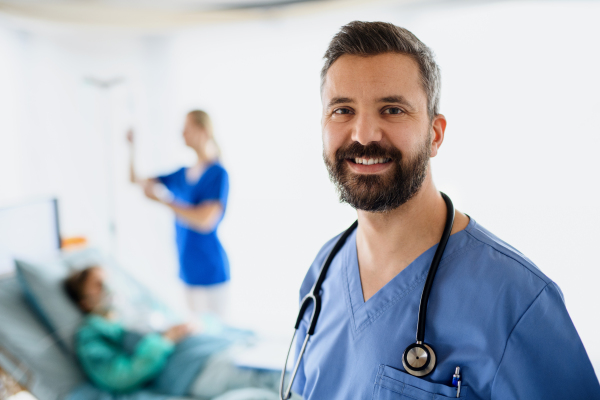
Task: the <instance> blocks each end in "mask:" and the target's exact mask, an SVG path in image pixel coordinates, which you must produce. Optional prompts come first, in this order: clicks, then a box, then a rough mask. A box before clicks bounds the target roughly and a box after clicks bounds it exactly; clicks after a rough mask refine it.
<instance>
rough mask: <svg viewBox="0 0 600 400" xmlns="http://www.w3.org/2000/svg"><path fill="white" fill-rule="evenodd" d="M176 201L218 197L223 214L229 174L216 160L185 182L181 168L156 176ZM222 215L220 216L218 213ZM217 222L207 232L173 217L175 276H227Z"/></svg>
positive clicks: (207, 280) (196, 281) (195, 279)
mask: <svg viewBox="0 0 600 400" xmlns="http://www.w3.org/2000/svg"><path fill="white" fill-rule="evenodd" d="M158 180H159V181H160V182H162V183H163V184H164V185H165V186H166V187H167V188H168V189H169V190H170V191H171V192H172V193H173V195H174V197H175V201H176V202H177V203H179V204H183V205H188V206H195V205H198V204H201V203H202V202H205V201H213V200H217V201H220V202H221V204H222V205H223V214H225V209H226V207H227V195H228V194H229V177H228V175H227V171H225V168H223V166H222V165H221V164H219V163H214V164H212V165H210V166H208V167H207V169H206V170H205V171H204V173H203V174H202V176H201V177H200V179H199V180H198V181H197V182H195V183H189V182H188V181H187V179H186V177H185V168H181V169H179V170H178V171H175V172H174V173H172V174H170V175H165V176H160V177H158ZM221 219H222V217H221ZM220 222H221V220H219V222H218V223H217V225H216V226H215V228H214V229H213V230H212V231H211V232H199V231H197V230H195V229H194V228H193V227H191V226H189V225H187V224H186V222H185V221H184V220H182V219H180V218H177V219H176V221H175V234H176V241H177V250H178V252H179V266H180V269H179V276H180V278H181V279H182V280H183V281H184V282H185V283H187V284H188V285H194V286H195V285H213V284H216V283H223V282H226V281H228V280H229V259H228V258H227V254H226V253H225V250H224V249H223V246H222V245H221V242H220V241H219V238H218V237H217V228H218V226H219V223H220Z"/></svg>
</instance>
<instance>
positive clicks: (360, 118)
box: [352, 113, 383, 146]
mask: <svg viewBox="0 0 600 400" xmlns="http://www.w3.org/2000/svg"><path fill="white" fill-rule="evenodd" d="M382 136H383V132H382V130H381V127H380V126H379V121H378V118H377V116H374V115H371V114H369V113H361V114H359V115H357V116H356V118H355V124H354V127H353V130H352V140H353V141H355V142H358V143H360V144H362V145H363V146H366V145H367V144H368V143H371V142H379V141H380V140H381V138H382Z"/></svg>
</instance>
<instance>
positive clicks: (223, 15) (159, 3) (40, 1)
mask: <svg viewBox="0 0 600 400" xmlns="http://www.w3.org/2000/svg"><path fill="white" fill-rule="evenodd" d="M366 2H367V0H0V13H2V14H4V15H11V16H16V17H25V18H28V19H37V20H44V21H53V22H59V23H71V24H83V25H95V26H122V27H127V28H161V27H176V26H182V25H192V24H199V23H215V22H226V21H235V20H243V19H253V18H264V17H268V16H282V15H289V14H298V13H300V14H302V13H312V12H316V11H323V10H327V9H331V8H333V7H339V6H340V5H351V4H364V3H366Z"/></svg>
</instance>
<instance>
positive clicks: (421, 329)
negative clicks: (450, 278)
mask: <svg viewBox="0 0 600 400" xmlns="http://www.w3.org/2000/svg"><path fill="white" fill-rule="evenodd" d="M440 194H441V195H442V197H443V199H444V201H445V202H446V209H447V215H446V225H445V226H444V232H443V233H442V238H441V239H440V243H439V245H438V247H437V249H436V251H435V254H434V256H433V260H432V261H431V266H430V267H429V272H428V273H427V279H426V280H425V286H424V287H423V293H422V294H421V303H420V304H419V317H418V320H417V341H416V342H415V343H412V344H410V345H409V346H408V347H407V348H406V350H404V353H403V354H402V365H403V366H404V369H405V370H406V372H408V373H409V374H411V375H413V376H418V377H422V376H426V375H428V374H430V373H431V372H432V371H433V370H434V369H435V366H436V362H437V360H436V357H435V352H434V351H433V348H432V347H431V345H429V344H427V343H425V342H424V340H425V318H426V315H427V302H428V300H429V294H430V293H431V286H432V285H433V279H434V278H435V273H436V272H437V269H438V266H439V265H440V261H441V259H442V255H443V254H444V249H445V248H446V244H447V243H448V239H449V238H450V233H451V232H452V225H453V224H454V205H453V204H452V201H451V200H450V198H449V197H448V196H446V194H444V193H442V192H440ZM357 226H358V221H355V222H354V223H353V224H352V225H351V226H350V227H349V228H348V229H347V230H346V231H345V232H344V233H343V234H342V236H341V237H340V238H339V239H338V241H337V242H336V244H335V246H333V249H332V250H331V252H330V253H329V256H328V257H327V259H326V261H325V263H324V264H323V267H322V268H321V272H320V273H319V277H318V279H317V281H316V282H315V284H314V285H313V287H312V289H311V291H310V292H309V293H308V294H307V295H306V296H305V297H304V299H302V303H301V304H300V312H299V313H298V318H297V319H296V325H295V327H294V329H295V330H294V336H292V341H291V343H290V347H289V349H288V352H287V356H286V358H285V366H284V368H283V371H282V372H281V382H280V384H279V395H280V398H281V400H288V399H289V398H290V396H291V390H292V384H293V383H294V379H295V378H296V374H297V373H298V367H299V366H300V361H302V357H303V356H304V351H305V350H306V345H307V343H308V339H309V338H310V337H311V336H312V335H313V334H314V333H315V326H316V325H317V320H318V319H319V314H320V312H321V294H320V292H321V286H322V285H323V281H324V280H325V276H326V275H327V270H328V269H329V266H330V265H331V262H332V261H333V259H334V258H335V256H336V254H337V253H338V252H339V251H340V249H341V248H342V247H343V246H344V244H345V243H346V239H348V236H350V234H351V233H352V232H353V231H354V229H356V227H357ZM311 302H313V303H314V308H313V312H312V316H311V317H310V324H309V327H308V331H307V332H306V338H305V339H304V343H303V344H302V348H301V349H300V354H299V355H298V360H297V361H296V365H295V366H294V369H293V371H292V378H291V380H290V383H289V385H288V387H287V390H286V391H285V393H284V392H283V387H284V379H285V375H286V372H287V371H286V367H287V363H288V359H289V357H290V351H291V349H292V345H293V343H294V338H295V337H296V333H297V332H298V327H299V326H300V322H301V321H302V317H303V316H304V312H305V311H306V309H307V308H308V306H309V305H310V303H311Z"/></svg>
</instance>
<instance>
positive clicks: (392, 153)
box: [335, 142, 402, 161]
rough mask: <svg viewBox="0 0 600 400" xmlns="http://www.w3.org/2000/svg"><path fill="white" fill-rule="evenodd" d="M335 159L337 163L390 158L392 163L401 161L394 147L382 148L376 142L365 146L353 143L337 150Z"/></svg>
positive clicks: (398, 152) (400, 156)
mask: <svg viewBox="0 0 600 400" xmlns="http://www.w3.org/2000/svg"><path fill="white" fill-rule="evenodd" d="M335 158H336V160H338V161H343V160H347V159H354V158H391V159H392V161H399V160H400V159H402V153H401V152H400V150H398V149H397V148H395V147H384V146H382V145H380V144H379V143H376V142H371V143H368V144H367V145H366V146H364V145H362V144H360V143H358V142H353V143H351V144H349V145H348V146H345V147H340V148H339V149H337V151H336V152H335Z"/></svg>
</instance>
